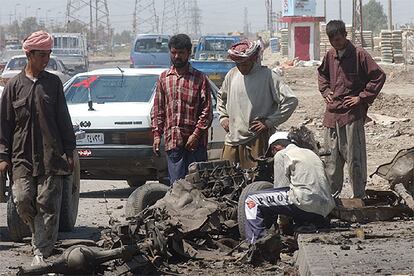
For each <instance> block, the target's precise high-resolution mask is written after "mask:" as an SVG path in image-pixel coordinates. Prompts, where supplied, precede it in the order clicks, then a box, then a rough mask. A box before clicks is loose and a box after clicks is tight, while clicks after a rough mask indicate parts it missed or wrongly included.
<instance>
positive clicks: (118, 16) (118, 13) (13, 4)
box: [0, 0, 414, 33]
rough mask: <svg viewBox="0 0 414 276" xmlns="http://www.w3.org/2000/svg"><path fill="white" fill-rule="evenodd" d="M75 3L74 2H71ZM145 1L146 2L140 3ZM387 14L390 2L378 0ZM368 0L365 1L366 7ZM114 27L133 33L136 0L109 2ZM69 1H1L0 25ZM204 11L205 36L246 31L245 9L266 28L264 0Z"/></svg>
mask: <svg viewBox="0 0 414 276" xmlns="http://www.w3.org/2000/svg"><path fill="white" fill-rule="evenodd" d="M72 1H73V0H72ZM141 1H143V0H141ZM155 1H156V9H157V13H158V16H160V17H161V16H162V7H163V2H164V1H163V0H155ZM316 1H317V15H320V16H322V15H323V0H316ZM379 1H380V2H381V3H382V4H383V6H384V11H385V12H387V0H379ZM392 1H393V23H394V24H398V25H401V24H404V23H408V22H413V21H414V15H413V11H414V0H392ZM281 2H282V0H273V7H274V10H276V11H280V10H281ZM326 2H327V19H328V20H330V19H338V18H339V0H327V1H326ZM366 2H368V0H363V4H364V3H366ZM107 3H108V6H109V11H110V20H111V25H112V27H113V28H114V29H115V32H121V31H122V30H132V13H133V9H134V3H135V0H107ZM351 3H352V1H351V0H342V14H343V16H342V19H343V20H344V21H345V22H346V23H351V5H352V4H351ZM66 4H67V1H66V0H0V24H8V23H9V21H10V20H14V19H15V18H17V19H20V20H22V19H23V18H25V17H29V16H36V15H37V16H38V17H39V18H40V19H41V20H43V21H47V22H53V21H55V22H56V21H57V22H63V21H64V20H65V13H66ZM198 6H199V8H200V10H201V31H202V33H227V32H232V31H243V23H244V21H245V19H244V8H245V7H247V8H248V17H247V18H248V19H247V21H248V22H249V23H250V27H251V31H252V32H257V31H260V30H264V29H265V28H266V9H265V0H198ZM84 11H85V14H84V20H85V21H88V20H89V18H88V11H87V9H84Z"/></svg>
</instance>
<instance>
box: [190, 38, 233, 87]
mask: <svg viewBox="0 0 414 276" xmlns="http://www.w3.org/2000/svg"><path fill="white" fill-rule="evenodd" d="M239 41H240V36H227V35H214V36H213V35H208V36H202V37H200V39H199V40H198V43H197V46H196V47H195V53H194V59H191V61H190V62H191V65H192V66H193V67H194V68H196V69H198V70H200V71H201V72H203V73H205V74H206V75H207V76H208V77H209V79H210V80H211V81H212V82H214V83H215V84H216V85H217V86H218V87H220V86H221V84H222V83H223V80H224V77H225V76H226V74H227V72H228V71H230V69H231V68H233V67H234V66H235V65H236V64H235V63H234V62H233V61H231V60H229V59H227V50H228V49H229V48H230V47H231V45H233V44H234V43H237V42H239Z"/></svg>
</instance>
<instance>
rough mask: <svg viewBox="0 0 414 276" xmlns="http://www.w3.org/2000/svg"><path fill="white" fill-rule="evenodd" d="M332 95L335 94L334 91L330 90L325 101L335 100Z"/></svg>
mask: <svg viewBox="0 0 414 276" xmlns="http://www.w3.org/2000/svg"><path fill="white" fill-rule="evenodd" d="M332 96H333V92H332V91H329V93H328V94H327V95H326V96H325V97H324V99H325V103H331V102H333V100H332Z"/></svg>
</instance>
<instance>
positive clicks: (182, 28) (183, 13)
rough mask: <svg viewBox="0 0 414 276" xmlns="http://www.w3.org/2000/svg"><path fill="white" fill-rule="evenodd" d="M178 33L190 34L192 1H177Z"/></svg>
mask: <svg viewBox="0 0 414 276" xmlns="http://www.w3.org/2000/svg"><path fill="white" fill-rule="evenodd" d="M176 7H177V18H176V20H177V26H178V30H177V32H178V33H179V32H184V33H187V34H188V33H190V0H177V5H176Z"/></svg>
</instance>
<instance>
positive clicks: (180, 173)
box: [167, 147, 207, 185]
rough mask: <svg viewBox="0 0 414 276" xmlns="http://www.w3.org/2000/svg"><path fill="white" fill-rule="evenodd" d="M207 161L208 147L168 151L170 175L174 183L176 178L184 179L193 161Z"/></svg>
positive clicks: (171, 181)
mask: <svg viewBox="0 0 414 276" xmlns="http://www.w3.org/2000/svg"><path fill="white" fill-rule="evenodd" d="M202 161H207V149H206V147H198V149H196V150H195V151H189V150H186V149H185V148H184V147H179V148H175V149H172V150H169V151H167V162H168V176H169V178H170V184H171V185H172V184H173V183H174V182H175V181H176V180H178V179H183V178H184V177H185V175H186V174H187V173H188V165H190V164H191V163H193V162H202Z"/></svg>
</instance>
